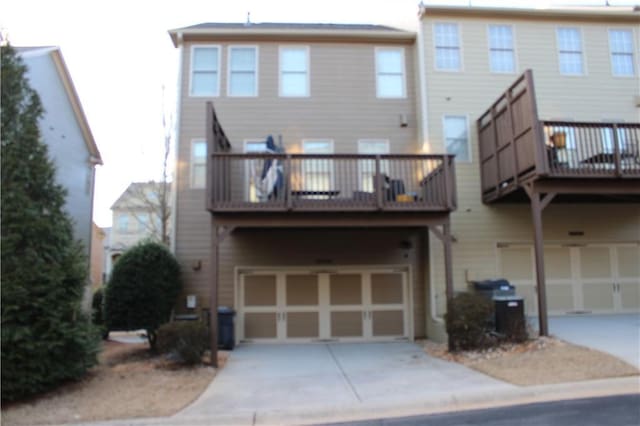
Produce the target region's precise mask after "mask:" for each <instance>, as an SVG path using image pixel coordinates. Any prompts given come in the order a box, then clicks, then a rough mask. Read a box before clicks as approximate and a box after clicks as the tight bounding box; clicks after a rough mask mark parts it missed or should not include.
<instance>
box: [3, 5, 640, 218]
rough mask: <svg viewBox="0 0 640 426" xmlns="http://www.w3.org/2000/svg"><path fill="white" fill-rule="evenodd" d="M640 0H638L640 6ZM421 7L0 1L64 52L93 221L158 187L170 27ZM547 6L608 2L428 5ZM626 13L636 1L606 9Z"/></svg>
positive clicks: (14, 22)
mask: <svg viewBox="0 0 640 426" xmlns="http://www.w3.org/2000/svg"><path fill="white" fill-rule="evenodd" d="M638 2H640V1H636V2H635V3H638ZM418 3H419V0H322V1H309V0H231V1H230V0H207V1H203V0H180V1H175V0H173V1H167V0H109V1H104V0H0V11H1V12H0V29H2V31H3V33H5V34H7V36H8V39H9V41H10V43H11V44H12V45H14V46H53V45H55V46H60V48H61V50H62V54H63V56H64V59H65V62H66V64H67V67H68V68H69V72H70V74H71V77H72V79H73V82H74V85H75V87H76V90H77V92H78V95H79V97H80V101H81V103H82V106H83V109H84V112H85V114H86V116H87V119H88V121H89V126H90V127H91V131H92V133H93V136H94V138H95V140H96V143H97V145H98V148H99V149H100V153H101V155H102V159H103V161H104V165H102V166H98V167H97V169H96V184H95V199H94V215H93V216H94V221H95V222H96V224H97V225H98V226H101V227H106V226H111V210H110V208H111V205H112V204H113V203H114V202H115V201H116V199H117V198H118V197H119V196H120V194H122V192H123V191H124V190H125V189H126V188H127V186H128V185H129V183H131V182H140V181H148V180H152V179H156V180H159V179H160V178H161V174H162V156H163V146H164V129H163V126H162V118H163V114H164V115H165V116H166V117H168V118H169V117H174V116H175V112H174V111H175V107H176V99H175V97H176V86H177V70H178V57H177V53H178V50H177V49H175V48H174V47H173V45H172V43H171V40H170V38H169V35H168V33H167V31H168V30H170V29H174V28H181V27H185V26H189V25H194V24H198V23H202V22H245V21H246V19H247V12H250V14H251V21H252V22H306V23H308V22H334V23H363V24H380V25H389V26H394V27H398V28H402V29H405V30H411V31H416V30H417V25H418V20H417V11H418ZM424 3H425V4H453V5H468V4H469V3H471V4H473V5H474V6H505V7H516V6H517V7H542V6H545V5H549V4H552V5H556V6H557V5H604V3H605V1H604V0H598V1H591V0H581V1H580V0H578V1H574V0H564V1H546V0H544V1H520V0H487V1H481V0H472V1H471V2H470V1H469V0H459V1H426V0H425V1H424ZM609 3H610V4H611V5H615V6H625V5H626V6H629V5H633V4H634V0H631V1H624V0H623V1H614V0H611V1H610V2H609Z"/></svg>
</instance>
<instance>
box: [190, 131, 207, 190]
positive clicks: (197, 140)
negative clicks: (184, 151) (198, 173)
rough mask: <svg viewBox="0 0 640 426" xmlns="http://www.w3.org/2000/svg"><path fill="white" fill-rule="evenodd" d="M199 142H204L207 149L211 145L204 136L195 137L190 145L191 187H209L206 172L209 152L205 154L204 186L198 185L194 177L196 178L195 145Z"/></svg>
mask: <svg viewBox="0 0 640 426" xmlns="http://www.w3.org/2000/svg"><path fill="white" fill-rule="evenodd" d="M197 143H202V144H204V146H205V149H206V151H209V149H208V148H209V147H208V146H207V141H206V139H204V138H195V139H191V143H190V145H189V150H190V151H189V188H190V189H204V188H206V187H207V173H206V167H207V154H206V153H205V156H204V167H205V178H204V186H196V185H195V182H194V179H195V173H194V166H195V165H196V163H195V161H194V160H195V155H194V152H195V145H196V144H197Z"/></svg>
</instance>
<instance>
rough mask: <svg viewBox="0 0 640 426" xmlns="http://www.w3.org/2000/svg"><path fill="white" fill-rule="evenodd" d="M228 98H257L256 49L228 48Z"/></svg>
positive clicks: (252, 47) (243, 47)
mask: <svg viewBox="0 0 640 426" xmlns="http://www.w3.org/2000/svg"><path fill="white" fill-rule="evenodd" d="M228 95H229V96H248V97H249V96H258V48H257V47H254V46H230V47H229V83H228Z"/></svg>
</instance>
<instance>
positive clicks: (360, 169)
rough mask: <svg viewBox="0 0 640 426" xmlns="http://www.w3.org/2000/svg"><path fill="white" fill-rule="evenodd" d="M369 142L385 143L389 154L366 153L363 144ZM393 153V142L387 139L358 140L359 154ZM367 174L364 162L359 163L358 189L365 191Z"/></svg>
mask: <svg viewBox="0 0 640 426" xmlns="http://www.w3.org/2000/svg"><path fill="white" fill-rule="evenodd" d="M367 142H377V143H381V142H382V143H384V144H385V145H386V147H387V152H386V153H384V154H371V153H368V152H364V151H363V149H362V146H363V144H365V143H367ZM390 153H391V141H390V140H389V139H386V138H360V139H358V154H364V155H387V154H390ZM382 162H383V163H384V162H385V161H384V160H383V161H382ZM364 172H365V170H363V168H362V162H360V161H359V162H358V189H359V190H361V191H364V190H365V187H364V180H363V179H362V178H363V176H362V175H363V173H364ZM375 189H376V188H375V184H374V185H373V192H375Z"/></svg>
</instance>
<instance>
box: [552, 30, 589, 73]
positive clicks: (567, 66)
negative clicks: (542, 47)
mask: <svg viewBox="0 0 640 426" xmlns="http://www.w3.org/2000/svg"><path fill="white" fill-rule="evenodd" d="M557 34H558V58H559V61H560V73H561V74H566V75H582V74H584V69H583V65H582V39H581V36H580V30H579V29H577V28H558V33H557Z"/></svg>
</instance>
